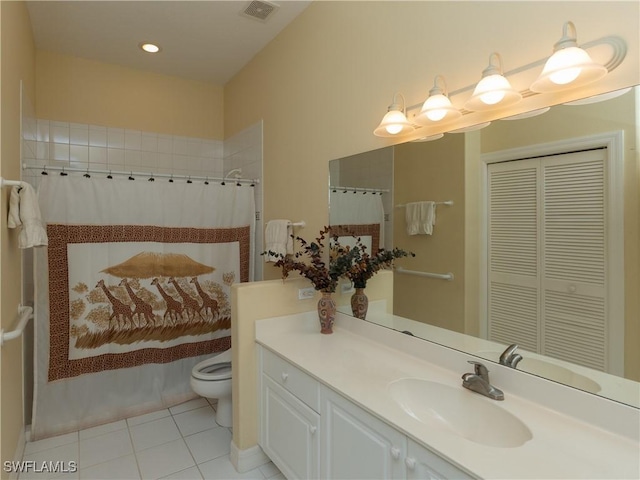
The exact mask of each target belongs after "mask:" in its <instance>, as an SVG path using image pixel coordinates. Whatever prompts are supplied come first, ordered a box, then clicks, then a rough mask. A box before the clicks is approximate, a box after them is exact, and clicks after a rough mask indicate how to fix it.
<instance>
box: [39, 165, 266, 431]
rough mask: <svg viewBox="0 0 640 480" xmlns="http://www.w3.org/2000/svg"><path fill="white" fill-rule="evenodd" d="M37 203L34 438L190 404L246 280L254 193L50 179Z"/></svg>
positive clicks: (225, 338) (227, 341)
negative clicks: (42, 227) (43, 233)
mask: <svg viewBox="0 0 640 480" xmlns="http://www.w3.org/2000/svg"><path fill="white" fill-rule="evenodd" d="M38 195H39V202H40V208H41V211H42V215H43V220H44V221H45V222H46V224H47V234H48V236H49V246H48V248H46V249H38V250H37V251H36V252H35V257H34V273H35V284H36V286H35V290H36V305H35V318H36V322H35V345H34V350H35V354H34V355H35V360H34V364H35V375H34V377H35V386H34V402H33V419H32V427H31V435H32V439H39V438H44V437H48V436H51V435H57V434H60V433H65V432H68V431H75V430H78V429H82V428H86V427H89V426H92V425H99V424H103V423H108V422H112V421H116V420H118V419H121V418H125V417H130V416H134V415H138V414H143V413H146V412H149V411H152V410H156V409H159V408H163V407H168V406H171V405H174V404H177V403H180V402H182V401H185V400H187V399H189V398H192V397H194V396H195V395H194V394H193V392H192V391H191V388H190V386H189V379H190V373H191V369H192V367H193V366H194V365H195V364H196V363H197V362H199V361H201V360H203V359H204V358H207V357H208V356H213V355H216V354H217V353H219V352H222V351H224V350H226V349H228V348H229V347H230V346H231V337H230V332H231V331H230V328H231V311H230V293H231V292H230V287H231V284H232V283H234V282H246V281H249V280H250V279H251V278H252V266H253V252H254V245H253V239H254V219H255V205H254V192H253V188H251V187H249V186H242V187H240V186H236V185H226V186H223V185H213V184H210V185H205V184H202V183H186V182H180V183H179V182H173V183H169V182H161V181H156V182H146V181H140V180H137V181H131V180H128V179H107V178H101V179H98V178H89V179H88V178H83V177H71V176H64V177H63V176H55V177H54V176H48V177H43V179H42V182H41V185H40V188H39V193H38Z"/></svg>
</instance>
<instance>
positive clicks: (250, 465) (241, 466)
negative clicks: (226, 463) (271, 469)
mask: <svg viewBox="0 0 640 480" xmlns="http://www.w3.org/2000/svg"><path fill="white" fill-rule="evenodd" d="M229 459H230V460H231V464H232V465H233V466H234V467H235V469H236V470H237V471H238V472H239V473H244V472H248V471H249V470H253V469H254V468H258V467H259V466H260V465H264V464H265V463H269V462H270V461H271V459H270V458H269V457H267V455H266V454H265V453H264V452H263V451H262V448H260V445H254V446H253V447H251V448H246V449H244V450H240V449H239V448H238V447H237V446H236V444H235V443H233V440H232V441H231V453H230V454H229Z"/></svg>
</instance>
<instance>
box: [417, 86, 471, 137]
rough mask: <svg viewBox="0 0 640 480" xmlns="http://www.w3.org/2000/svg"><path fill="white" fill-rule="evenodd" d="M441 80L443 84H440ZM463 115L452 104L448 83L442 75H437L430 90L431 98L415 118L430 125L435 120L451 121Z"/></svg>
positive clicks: (425, 124) (422, 123) (423, 123)
mask: <svg viewBox="0 0 640 480" xmlns="http://www.w3.org/2000/svg"><path fill="white" fill-rule="evenodd" d="M438 80H440V82H441V84H442V86H440V85H438ZM461 116H462V113H460V111H459V110H458V109H457V108H455V107H454V106H453V105H452V104H451V100H449V97H448V96H447V84H446V83H445V81H444V77H443V76H442V75H436V77H435V78H434V80H433V88H432V89H431V90H429V98H427V100H426V101H425V102H424V104H423V105H422V109H421V110H420V113H418V115H416V117H415V118H414V120H415V122H416V123H417V124H418V125H424V126H429V125H433V122H443V123H444V122H449V121H452V120H456V119H458V118H460V117H461Z"/></svg>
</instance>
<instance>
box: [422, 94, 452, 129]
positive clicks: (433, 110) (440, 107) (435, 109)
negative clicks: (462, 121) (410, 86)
mask: <svg viewBox="0 0 640 480" xmlns="http://www.w3.org/2000/svg"><path fill="white" fill-rule="evenodd" d="M448 107H451V101H449V99H448V98H447V97H445V96H444V95H442V94H438V95H432V96H430V97H429V98H427V101H426V102H424V106H423V107H422V110H423V111H425V112H426V115H427V118H428V119H429V120H431V121H432V122H439V121H440V120H442V119H443V118H444V117H445V116H446V115H447V108H448Z"/></svg>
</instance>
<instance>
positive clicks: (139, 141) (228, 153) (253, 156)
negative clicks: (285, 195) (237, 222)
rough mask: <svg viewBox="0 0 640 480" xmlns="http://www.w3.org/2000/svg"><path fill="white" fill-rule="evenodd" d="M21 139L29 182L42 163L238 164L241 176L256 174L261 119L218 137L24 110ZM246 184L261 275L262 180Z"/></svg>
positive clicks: (217, 169)
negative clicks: (81, 121)
mask: <svg viewBox="0 0 640 480" xmlns="http://www.w3.org/2000/svg"><path fill="white" fill-rule="evenodd" d="M23 139H24V141H23V151H22V162H23V163H26V164H28V165H37V166H38V169H35V170H31V169H27V170H23V172H22V179H23V180H25V181H27V182H29V183H31V184H32V185H33V186H34V187H37V185H38V183H39V180H40V178H41V177H42V171H43V170H45V168H46V166H56V167H67V168H69V167H72V168H78V169H81V170H105V171H114V172H144V173H145V174H148V175H149V176H151V174H152V173H153V174H159V173H162V174H172V175H176V176H178V175H179V176H185V177H189V176H194V177H210V178H224V176H225V175H227V174H228V173H229V172H230V171H231V170H232V169H235V168H241V169H242V178H245V179H258V180H259V181H261V180H262V122H258V123H256V124H255V125H252V126H251V127H249V128H247V129H245V130H243V131H241V132H239V133H238V134H236V135H234V136H233V137H231V138H229V139H227V140H225V141H221V140H210V139H202V138H192V137H179V136H174V135H164V134H159V133H153V132H142V131H139V130H128V129H123V128H113V127H105V126H98V125H86V124H79V123H68V122H57V121H52V120H42V119H37V120H36V119H33V118H32V117H29V116H28V115H25V116H24V117H23ZM147 172H148V173H147ZM50 174H55V175H57V174H58V173H57V172H51V173H50ZM75 175H81V173H75ZM231 178H233V177H231ZM185 180H186V178H185ZM175 181H181V180H179V179H176V180H175ZM183 181H184V180H183ZM247 188H254V190H255V202H256V218H257V219H259V220H257V221H256V248H255V251H256V254H255V261H254V278H255V279H256V280H261V279H262V265H263V262H262V257H261V256H260V255H259V253H260V252H262V251H263V247H262V237H263V234H262V230H263V228H262V221H261V220H260V219H261V215H260V212H262V204H263V202H262V184H261V183H256V186H255V187H249V186H248V185H247Z"/></svg>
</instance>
